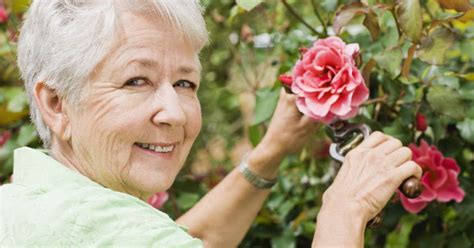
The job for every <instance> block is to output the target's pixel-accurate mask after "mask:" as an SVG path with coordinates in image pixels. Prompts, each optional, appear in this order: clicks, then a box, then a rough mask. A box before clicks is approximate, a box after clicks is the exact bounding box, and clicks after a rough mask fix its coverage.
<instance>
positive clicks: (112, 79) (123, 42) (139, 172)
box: [69, 14, 201, 199]
mask: <svg viewBox="0 0 474 248" xmlns="http://www.w3.org/2000/svg"><path fill="white" fill-rule="evenodd" d="M122 20H123V22H122V27H123V34H122V35H121V36H120V40H119V44H118V45H117V46H116V47H115V48H114V49H113V51H112V52H111V53H110V54H109V55H108V56H107V57H106V58H105V59H104V61H103V62H102V63H101V64H100V65H99V66H98V67H97V70H96V72H95V74H94V75H93V76H92V77H91V80H90V82H89V83H88V84H87V85H86V86H85V89H84V90H83V93H82V95H81V105H80V110H78V112H73V114H71V116H70V117H69V118H70V123H71V141H70V144H71V148H72V150H73V152H74V156H75V157H76V160H77V162H78V163H80V166H81V168H83V170H85V171H86V173H87V174H88V176H89V177H90V178H91V179H92V180H94V181H96V182H98V183H100V184H102V185H104V186H105V187H108V188H111V189H114V190H118V191H122V192H126V193H129V194H132V195H135V196H138V197H140V198H142V199H145V198H146V197H148V196H149V195H150V194H152V193H154V192H158V191H164V190H167V189H168V188H169V187H170V186H171V184H172V183H173V181H174V179H175V177H176V175H177V173H178V172H179V170H180V169H181V168H182V166H183V164H184V161H185V159H186V157H187V155H188V153H189V151H190V149H191V146H192V144H193V142H194V140H195V139H196V137H197V135H198V133H199V130H200V128H201V109H200V103H199V100H198V97H197V94H196V93H197V88H198V87H199V80H200V72H199V62H198V56H197V52H196V51H195V49H194V48H193V47H192V46H191V44H189V43H188V42H186V41H185V39H184V38H183V37H182V36H181V35H180V33H177V32H175V31H174V30H173V28H171V27H170V28H168V27H167V26H169V25H166V24H164V23H162V22H161V23H160V21H158V22H156V21H151V20H150V19H147V18H143V17H139V16H136V15H132V14H124V15H123V19H122Z"/></svg>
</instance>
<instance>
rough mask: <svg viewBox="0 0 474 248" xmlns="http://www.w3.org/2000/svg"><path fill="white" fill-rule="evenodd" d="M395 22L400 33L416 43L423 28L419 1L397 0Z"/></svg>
mask: <svg viewBox="0 0 474 248" xmlns="http://www.w3.org/2000/svg"><path fill="white" fill-rule="evenodd" d="M396 13H397V21H398V25H399V26H400V29H401V30H402V32H403V33H404V34H405V35H406V36H407V37H408V38H410V40H412V41H413V42H416V43H418V42H419V40H420V36H421V29H422V27H423V19H422V12H421V6H420V1H419V0H398V1H397V5H396Z"/></svg>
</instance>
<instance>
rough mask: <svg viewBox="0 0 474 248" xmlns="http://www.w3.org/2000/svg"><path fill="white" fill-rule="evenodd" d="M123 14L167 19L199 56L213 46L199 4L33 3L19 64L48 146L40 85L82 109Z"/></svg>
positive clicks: (130, 0)
mask: <svg viewBox="0 0 474 248" xmlns="http://www.w3.org/2000/svg"><path fill="white" fill-rule="evenodd" d="M124 11H131V12H132V13H137V14H140V15H154V16H157V17H160V18H162V19H164V21H165V22H166V24H169V25H173V27H174V28H176V29H177V30H178V31H180V32H182V34H183V36H184V38H185V39H188V40H189V41H190V43H191V44H192V45H193V46H194V47H195V49H196V53H199V51H200V50H201V49H202V48H203V47H204V46H205V45H206V43H207V42H208V32H207V29H206V25H205V21H204V18H203V16H202V14H203V8H202V6H201V4H200V3H199V0H34V1H33V2H32V4H31V6H30V8H29V10H28V12H27V14H26V18H25V21H24V23H23V25H22V28H21V31H20V37H19V41H18V66H19V68H20V72H21V77H22V79H23V81H24V83H25V89H26V92H27V94H28V97H29V101H30V113H31V119H32V121H33V123H34V124H35V125H36V129H37V131H38V134H39V136H40V138H41V140H42V141H43V145H44V147H46V148H49V147H50V146H51V133H50V130H49V128H48V127H47V126H46V124H45V123H44V121H43V118H42V116H41V113H40V111H39V109H38V106H37V104H36V102H35V100H34V99H33V91H34V88H35V86H36V84H37V83H38V82H44V83H46V84H47V85H48V87H50V88H52V89H54V90H56V91H57V93H58V94H59V95H60V96H61V97H64V99H65V100H66V101H68V102H69V103H73V104H75V105H78V104H79V103H78V101H79V99H80V93H81V89H82V87H83V85H84V84H85V82H87V80H88V78H89V76H90V75H91V74H92V73H93V72H94V69H95V68H96V66H97V65H98V64H99V63H100V62H101V61H102V60H103V59H104V57H105V56H106V55H107V54H108V53H109V52H110V50H111V49H112V47H113V45H114V42H117V40H118V39H117V38H118V30H119V19H120V15H121V13H123V12H124Z"/></svg>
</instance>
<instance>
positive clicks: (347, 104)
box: [331, 92, 353, 116]
mask: <svg viewBox="0 0 474 248" xmlns="http://www.w3.org/2000/svg"><path fill="white" fill-rule="evenodd" d="M352 94H353V92H349V93H348V94H342V95H340V96H339V98H338V99H337V101H336V102H334V104H333V105H332V106H331V112H332V113H333V114H335V115H339V116H344V115H347V113H349V112H350V111H351V110H352V108H351V101H352Z"/></svg>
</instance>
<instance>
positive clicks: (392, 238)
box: [385, 215, 426, 248]
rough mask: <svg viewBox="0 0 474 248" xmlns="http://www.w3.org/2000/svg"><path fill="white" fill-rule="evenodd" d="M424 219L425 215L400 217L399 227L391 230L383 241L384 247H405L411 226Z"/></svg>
mask: <svg viewBox="0 0 474 248" xmlns="http://www.w3.org/2000/svg"><path fill="white" fill-rule="evenodd" d="M425 219H426V216H418V215H405V216H403V217H402V218H401V219H400V222H399V228H397V229H396V230H394V231H392V232H391V233H390V234H389V235H388V237H387V241H386V243H385V248H392V247H393V248H395V247H396V248H398V247H407V246H408V242H409V238H410V233H411V230H412V229H413V226H414V225H415V224H417V223H419V222H421V221H423V220H425Z"/></svg>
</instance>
